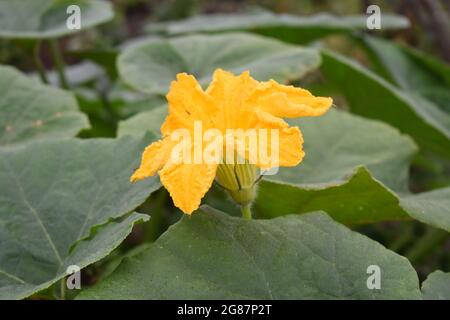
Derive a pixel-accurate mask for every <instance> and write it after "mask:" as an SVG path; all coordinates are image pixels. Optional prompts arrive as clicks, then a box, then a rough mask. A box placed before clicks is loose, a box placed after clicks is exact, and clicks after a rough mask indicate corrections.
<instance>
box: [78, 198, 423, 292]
mask: <svg viewBox="0 0 450 320" xmlns="http://www.w3.org/2000/svg"><path fill="white" fill-rule="evenodd" d="M370 265H377V266H379V267H380V269H381V270H382V281H381V289H379V290H370V289H368V287H367V278H368V277H369V275H368V274H367V268H368V267H369V266H370ZM80 297H81V298H83V299H86V298H93V299H418V298H420V291H419V288H418V279H417V275H416V273H415V271H414V269H413V268H412V266H411V265H410V263H409V262H408V261H407V260H406V259H405V258H403V257H401V256H398V255H397V254H395V253H394V252H391V251H389V250H387V249H385V248H384V247H383V246H381V245H380V244H378V243H376V242H374V241H372V240H370V239H368V238H366V237H365V236H362V235H360V234H358V233H355V232H352V231H350V230H348V229H347V228H345V227H343V226H341V225H339V224H337V223H336V222H334V221H333V220H331V219H330V218H329V217H327V216H326V215H325V214H322V213H312V214H307V215H303V216H288V217H282V218H277V219H273V220H253V221H247V220H243V219H241V218H234V217H230V216H229V215H227V214H224V213H221V212H219V211H216V210H213V209H210V208H208V207H202V209H200V210H199V211H198V212H196V213H194V215H193V216H192V217H184V218H183V219H182V220H181V222H179V223H177V224H176V225H175V226H173V227H171V228H170V229H169V230H168V231H167V232H166V233H165V234H164V235H162V236H161V237H160V238H159V239H158V240H157V241H156V243H154V244H153V245H152V246H151V247H150V248H149V249H147V250H145V251H144V252H142V253H140V254H137V255H135V256H134V257H132V258H130V259H128V260H125V261H124V262H123V263H122V264H121V265H120V266H119V268H118V269H117V270H116V271H115V272H114V273H113V274H112V275H111V276H110V277H109V278H107V279H105V280H104V281H103V282H101V283H99V284H98V285H97V286H95V287H93V288H92V289H88V290H87V291H85V292H82V293H81V295H80Z"/></svg>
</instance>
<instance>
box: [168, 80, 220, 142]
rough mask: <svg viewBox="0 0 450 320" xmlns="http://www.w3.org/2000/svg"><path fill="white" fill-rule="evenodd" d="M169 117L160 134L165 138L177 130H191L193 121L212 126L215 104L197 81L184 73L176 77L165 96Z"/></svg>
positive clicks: (216, 109)
mask: <svg viewBox="0 0 450 320" xmlns="http://www.w3.org/2000/svg"><path fill="white" fill-rule="evenodd" d="M167 101H168V102H169V115H168V117H167V118H166V121H165V122H164V124H163V126H162V127H161V132H162V134H163V135H164V136H165V135H167V134H169V133H170V132H171V131H173V130H174V129H177V128H185V129H189V130H191V129H192V127H193V123H194V121H195V120H200V121H202V122H203V126H213V123H212V118H213V116H214V114H215V113H216V112H217V111H218V108H217V105H216V102H215V101H214V99H212V98H211V97H210V96H209V95H208V94H207V93H205V92H204V91H203V89H202V88H201V87H200V85H199V84H198V82H197V80H196V79H195V78H194V77H193V76H191V75H187V74H186V73H180V74H178V75H177V81H172V84H171V86H170V91H169V93H168V94H167Z"/></svg>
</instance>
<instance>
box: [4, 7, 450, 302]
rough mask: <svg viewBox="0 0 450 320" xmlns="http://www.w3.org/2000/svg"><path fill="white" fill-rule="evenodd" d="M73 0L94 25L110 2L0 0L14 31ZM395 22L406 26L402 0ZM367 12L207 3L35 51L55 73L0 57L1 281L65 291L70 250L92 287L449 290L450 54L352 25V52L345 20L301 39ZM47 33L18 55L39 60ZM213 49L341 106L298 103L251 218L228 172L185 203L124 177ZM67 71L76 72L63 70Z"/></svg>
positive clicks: (116, 290)
mask: <svg viewBox="0 0 450 320" xmlns="http://www.w3.org/2000/svg"><path fill="white" fill-rule="evenodd" d="M178 2H179V1H175V2H174V3H178ZM143 3H145V1H137V2H136V3H134V4H131V3H127V4H125V3H124V2H123V3H122V4H121V6H122V7H126V6H131V7H133V6H134V5H136V6H137V5H143ZM72 4H75V5H79V6H80V7H81V12H82V27H83V28H82V29H83V30H86V29H89V28H91V27H94V26H96V25H99V24H101V23H104V22H107V21H109V20H111V19H112V18H113V15H114V13H113V10H112V6H111V5H110V4H109V2H106V1H98V0H96V1H87V0H70V1H69V0H22V1H6V0H0V13H1V14H0V38H5V39H31V40H33V41H32V42H30V43H31V44H35V43H36V42H37V41H38V42H39V41H41V40H42V39H50V38H59V37H63V36H67V35H72V34H73V33H74V32H75V31H71V30H68V29H67V27H66V19H67V17H68V15H67V12H66V8H67V6H68V5H72ZM145 5H148V4H144V6H145ZM118 7H120V4H119V5H118V6H117V7H116V9H117V8H118ZM192 7H193V5H192V4H186V7H183V8H181V7H180V8H178V9H179V10H180V11H176V10H173V9H174V8H172V7H171V6H170V5H169V4H168V5H167V7H165V8H163V9H162V10H159V11H158V13H157V14H156V16H159V17H160V18H164V19H165V18H168V17H171V16H173V17H184V16H185V15H187V14H188V13H190V12H191V11H192ZM129 11H130V12H133V10H129ZM128 13H129V12H128V11H127V12H122V13H121V17H122V18H123V19H126V17H127V14H128ZM133 17H134V16H133ZM133 17H131V18H133ZM382 22H383V29H385V30H387V29H389V30H391V31H392V30H396V29H402V28H405V27H407V26H408V21H407V20H406V19H405V18H403V17H400V16H394V15H383V20H382ZM119 23H121V22H119ZM365 28H366V17H365V16H345V17H337V16H333V15H329V14H319V15H314V16H309V17H298V16H294V15H290V14H274V13H268V12H258V13H252V14H227V15H225V14H218V15H200V16H196V17H191V18H187V19H184V20H179V21H168V22H164V23H152V24H150V25H149V27H148V28H147V31H148V32H149V33H151V35H150V36H145V37H144V38H142V39H141V38H138V39H132V40H129V41H126V42H125V43H122V44H121V45H119V46H117V47H112V46H111V47H108V46H103V45H102V46H98V47H97V46H96V44H98V43H107V42H108V41H110V42H111V43H116V44H117V43H119V42H123V41H122V40H123V39H122V37H124V32H117V30H116V32H117V33H118V34H120V36H118V37H117V39H116V38H114V39H107V40H106V39H101V41H98V39H96V37H99V36H101V37H106V36H105V35H104V34H103V35H102V34H100V33H98V32H96V31H91V33H88V34H84V35H83V37H86V39H90V41H93V45H92V47H91V48H81V49H80V50H75V51H73V52H72V54H71V55H65V54H63V58H64V59H62V60H65V61H72V60H73V61H74V63H73V64H72V65H70V66H68V67H67V68H65V69H64V68H63V67H64V66H63V65H59V66H58V64H55V61H52V64H51V66H50V65H49V63H48V61H45V62H46V63H42V61H41V66H44V65H46V67H47V68H48V69H50V67H53V68H55V67H57V68H56V70H45V68H41V70H40V71H41V75H42V73H45V74H46V75H47V76H48V77H47V78H48V79H49V80H50V81H49V82H50V85H48V84H47V85H44V84H42V83H40V82H39V81H38V80H36V79H34V78H35V75H33V76H31V75H27V74H25V72H20V71H18V70H17V69H16V68H13V67H11V66H0V299H23V298H28V297H33V296H34V297H36V296H37V295H39V297H46V298H49V297H50V298H64V296H60V294H59V293H58V294H56V295H55V294H54V292H55V291H57V290H56V287H57V286H59V285H58V284H57V282H58V281H62V284H64V283H63V281H64V278H65V276H66V275H67V274H66V269H67V267H68V266H70V265H77V266H79V267H80V268H83V269H84V273H83V276H84V277H85V276H86V275H89V274H95V275H96V276H94V277H93V280H92V279H90V280H92V281H90V282H91V284H93V285H92V286H91V287H90V288H86V286H85V287H84V288H83V289H85V290H83V291H82V292H81V293H80V295H79V298H81V299H196V298H199V299H450V292H449V288H450V275H449V273H448V271H449V269H448V268H449V267H450V260H449V259H448V249H445V247H444V245H442V246H441V247H438V246H439V245H440V244H441V243H443V242H445V241H447V240H448V239H449V237H448V232H450V186H449V185H450V180H449V179H448V178H447V179H446V178H445V177H444V175H445V174H446V173H449V174H450V160H449V157H450V116H449V110H450V109H449V102H450V94H449V92H450V89H449V88H450V66H449V65H448V64H446V63H444V62H443V61H441V60H439V59H437V58H434V57H432V56H431V55H428V54H425V53H424V52H422V51H419V50H417V49H414V48H411V47H408V46H404V45H399V44H397V43H396V42H394V41H389V40H386V39H383V38H381V37H379V36H377V37H374V36H368V35H364V36H362V35H360V34H358V35H356V38H355V37H352V39H353V40H354V39H358V40H360V41H358V42H357V43H354V44H355V45H359V46H360V47H358V48H357V47H355V48H352V49H354V51H353V50H352V51H351V52H352V54H349V55H348V56H346V57H344V56H343V55H340V54H338V53H337V51H338V50H335V48H339V45H340V44H341V42H340V41H342V38H333V39H331V41H327V42H325V41H324V42H322V43H321V45H322V49H318V48H317V46H314V47H300V46H297V45H294V44H293V43H296V44H299V43H302V44H305V43H308V42H310V41H312V40H321V39H322V38H323V37H325V36H328V35H336V34H339V35H349V34H353V35H355V34H354V33H355V32H358V31H361V30H364V29H365ZM130 29H132V28H131V27H130ZM121 31H123V30H121ZM112 33H113V32H112ZM130 33H131V31H130ZM194 33H199V34H194ZM252 33H253V34H252ZM254 33H256V34H254ZM378 35H379V34H378ZM109 36H111V35H109ZM274 38H276V39H274ZM79 39H85V38H81V37H79V38H78V37H73V38H68V39H67V43H68V44H67V46H66V43H65V42H63V41H61V44H64V45H61V48H66V47H71V44H72V45H73V44H74V43H75V45H74V47H76V48H77V43H76V42H77V41H79ZM92 39H94V40H92ZM336 39H337V40H336ZM103 40H104V41H103ZM96 41H98V42H96ZM30 43H28V42H21V41H19V42H17V43H16V42H11V43H9V44H8V46H16V45H19V46H20V45H30ZM336 43H337V45H336ZM342 43H344V44H346V43H347V42H342ZM45 44H46V42H43V46H42V47H41V48H40V49H41V51H40V52H35V56H34V57H32V58H33V61H31V62H32V63H30V61H25V63H23V64H22V63H19V65H20V66H21V67H22V66H27V67H28V66H30V65H33V62H34V64H36V65H39V59H40V58H46V57H47V55H48V52H46V48H45ZM78 44H79V43H78ZM340 49H342V48H340ZM360 49H364V50H360ZM319 50H322V51H319ZM357 50H358V51H357ZM359 50H360V51H359ZM353 53H354V54H353ZM74 57H75V58H74ZM352 57H358V60H360V61H365V62H368V63H367V66H369V67H367V66H366V65H363V64H360V63H358V62H356V61H355V60H354V59H352ZM79 59H87V60H91V61H93V62H95V65H94V64H91V63H85V62H84V61H79ZM30 60H31V57H30ZM43 60H45V59H43ZM13 61H14V60H13ZM60 62H61V64H62V62H63V61H60ZM116 63H117V64H116ZM370 66H376V68H373V69H372V70H371V69H370ZM216 68H223V69H225V70H228V71H231V72H234V73H240V72H242V71H244V70H249V71H250V73H251V74H252V76H253V77H255V78H256V79H258V80H268V79H270V78H273V79H275V80H277V81H279V82H280V83H290V84H294V85H296V86H299V85H300V84H301V85H304V86H305V87H306V88H309V89H310V90H311V91H312V93H313V94H315V95H321V93H320V91H322V90H324V89H330V88H331V89H332V90H334V91H332V95H333V98H334V101H335V105H336V107H335V108H333V109H335V110H330V111H329V112H328V113H327V114H326V115H325V116H322V117H318V118H303V119H287V121H288V122H289V123H290V125H292V126H298V127H300V128H301V131H302V133H303V137H304V140H305V142H304V150H305V153H306V156H305V158H304V160H303V161H302V163H301V164H300V165H298V166H296V167H291V168H280V170H279V172H278V173H277V174H276V175H273V176H265V177H263V178H262V179H261V181H259V183H258V193H257V198H256V200H255V201H254V203H253V204H252V211H253V216H254V218H255V219H253V220H244V219H242V218H240V217H238V216H237V215H239V209H238V208H237V207H235V206H234V205H233V204H232V202H230V201H229V199H227V197H226V196H225V194H224V193H223V192H222V191H221V190H220V189H219V187H213V188H212V189H211V190H210V192H209V193H208V195H207V196H206V198H205V199H204V200H203V203H204V204H207V205H204V206H202V207H201V208H200V209H199V210H197V211H196V212H194V214H193V215H192V216H191V217H187V216H183V217H182V218H181V219H180V216H181V214H180V212H179V210H177V209H176V208H174V206H173V204H172V202H171V200H170V197H169V195H168V193H167V192H166V191H165V190H164V189H161V184H160V182H159V179H158V177H157V176H154V177H151V178H149V179H145V180H143V181H139V182H137V183H135V184H132V183H131V182H130V176H131V175H132V173H133V171H134V170H135V169H136V167H138V165H139V163H140V160H141V154H142V151H143V150H144V149H145V147H146V146H147V145H149V144H150V143H152V142H153V141H155V140H156V139H158V138H159V137H160V126H161V124H162V122H163V121H164V119H165V117H166V116H167V105H166V101H165V99H164V95H165V94H166V93H167V91H168V90H169V86H170V83H171V82H172V81H173V80H174V79H175V78H176V75H177V73H180V72H187V73H190V74H193V75H194V76H195V77H196V78H197V79H198V80H199V82H200V84H201V85H202V86H204V87H206V86H207V84H208V83H209V81H210V80H211V76H212V73H213V72H214V70H215V69H216ZM23 69H27V68H23ZM27 70H28V69H27ZM377 72H378V74H377ZM61 73H63V74H65V76H66V78H67V82H68V85H69V86H70V87H71V90H66V91H64V90H61V89H58V88H55V86H58V85H59V84H60V83H61V79H62V78H63V77H61ZM323 76H324V77H323ZM57 78H59V80H57ZM324 81H325V82H324ZM330 95H331V94H330ZM347 107H348V108H347ZM337 109H343V110H337ZM88 119H89V121H88ZM97 136H110V137H115V136H117V138H111V139H99V138H94V137H97ZM436 163H438V165H436ZM436 166H438V167H439V168H438V169H439V170H440V171H439V170H438V169H436ZM411 173H412V174H411ZM419 175H421V176H425V177H426V179H428V180H429V182H430V183H429V184H423V183H422V182H423V181H422V180H420V179H417V176H419ZM437 176H438V177H437ZM433 183H434V184H433ZM429 185H433V186H436V185H438V186H442V188H440V189H434V190H430V188H428V187H427V186H429ZM157 190H159V192H155V191H157ZM152 193H153V194H152ZM219 210H221V211H219ZM149 216H151V218H150V219H149ZM406 220H407V221H408V223H405V221H406ZM392 226H396V228H398V229H394V230H400V232H397V231H395V232H392V230H390V228H392ZM405 226H406V227H405ZM167 228H168V229H167ZM349 228H352V229H354V230H350V229H349ZM408 228H409V229H408ZM434 228H437V229H434ZM380 230H381V231H380ZM404 230H407V231H408V230H409V231H408V232H406V231H404ZM417 230H419V231H420V232H421V233H422V234H423V237H422V238H419V232H416V231H417ZM357 231H360V232H363V233H365V234H367V235H368V236H369V237H366V236H364V235H361V234H360V232H357ZM379 233H382V234H383V237H379V236H378V235H379ZM389 233H395V236H393V237H391V238H389V237H388V234H389ZM384 236H385V237H384ZM436 239H437V240H436ZM377 241H378V242H381V243H383V244H386V246H387V247H388V248H390V249H391V250H390V249H387V248H386V247H384V246H382V245H381V244H379V243H378V242H377ZM432 250H434V251H433V253H434V254H436V257H438V258H439V259H437V258H436V259H435V260H439V266H438V267H433V269H432V270H436V269H442V270H443V271H435V272H433V273H431V274H429V275H428V273H429V272H430V270H431V269H430V268H428V267H427V268H420V265H418V264H417V263H418V262H417V261H418V260H420V259H422V260H426V259H423V258H424V257H427V254H429V253H430V252H429V251H432ZM445 250H447V252H446V251H445ZM394 251H395V252H394ZM399 254H403V255H405V256H406V257H408V258H409V260H410V261H408V259H406V258H405V257H402V256H401V255H399ZM418 257H419V258H420V259H419V258H418ZM411 263H412V264H413V265H411ZM371 265H377V266H379V267H380V269H381V272H382V280H381V281H382V282H381V283H382V285H381V289H379V290H369V289H368V287H367V279H368V277H369V274H368V271H367V270H368V267H369V266H371ZM414 268H416V269H414ZM416 270H417V271H418V273H419V277H418V273H417V272H416ZM424 270H425V271H424ZM446 272H447V273H446ZM427 275H428V277H427V279H426V280H425V281H424V282H423V283H422V284H421V285H420V283H419V278H420V279H422V280H423V279H424V278H425V277H426V276H427ZM96 280H97V281H98V282H97V283H95V281H96ZM420 287H421V288H422V289H421V290H420ZM44 293H45V295H43V294H44ZM48 293H50V295H48ZM52 293H53V295H52ZM78 293H79V292H75V293H73V292H72V293H71V294H70V296H69V295H68V296H67V297H70V298H73V297H74V296H75V295H76V294H78Z"/></svg>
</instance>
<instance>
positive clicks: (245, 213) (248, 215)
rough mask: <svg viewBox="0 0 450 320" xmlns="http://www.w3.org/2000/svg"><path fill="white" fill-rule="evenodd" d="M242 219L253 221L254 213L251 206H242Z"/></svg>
mask: <svg viewBox="0 0 450 320" xmlns="http://www.w3.org/2000/svg"><path fill="white" fill-rule="evenodd" d="M241 212H242V218H244V219H246V220H252V211H251V210H250V205H249V204H248V205H245V206H241Z"/></svg>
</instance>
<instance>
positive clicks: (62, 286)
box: [59, 277, 66, 300]
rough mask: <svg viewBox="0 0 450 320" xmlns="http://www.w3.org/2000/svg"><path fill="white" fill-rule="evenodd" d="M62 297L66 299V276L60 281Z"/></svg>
mask: <svg viewBox="0 0 450 320" xmlns="http://www.w3.org/2000/svg"><path fill="white" fill-rule="evenodd" d="M59 289H60V299H61V300H66V278H65V277H64V278H62V279H61V282H60V287H59Z"/></svg>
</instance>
